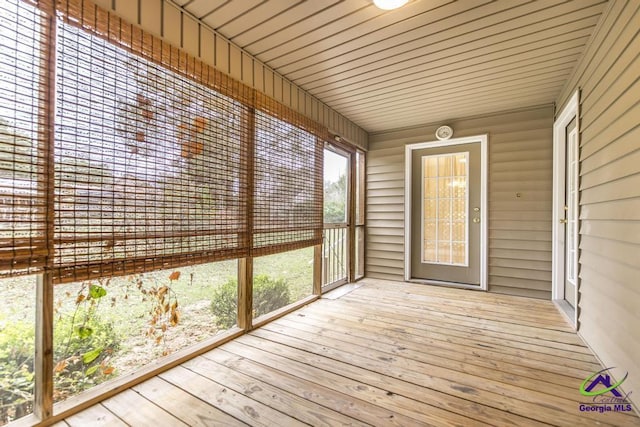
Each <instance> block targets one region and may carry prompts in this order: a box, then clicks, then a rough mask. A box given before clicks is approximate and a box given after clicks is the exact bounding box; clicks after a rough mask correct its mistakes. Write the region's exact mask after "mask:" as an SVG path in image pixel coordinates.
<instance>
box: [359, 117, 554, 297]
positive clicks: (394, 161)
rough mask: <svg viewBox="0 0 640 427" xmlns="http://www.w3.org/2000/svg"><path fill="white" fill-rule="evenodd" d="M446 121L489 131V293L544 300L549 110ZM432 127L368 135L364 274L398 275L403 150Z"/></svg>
mask: <svg viewBox="0 0 640 427" xmlns="http://www.w3.org/2000/svg"><path fill="white" fill-rule="evenodd" d="M447 124H449V125H451V126H452V127H453V129H454V137H462V136H472V135H479V134H484V133H487V134H488V135H489V216H488V218H487V216H483V220H488V221H489V290H490V291H491V292H499V293H506V294H511V295H523V296H530V297H536V298H545V299H550V298H551V182H552V176H553V175H552V156H553V154H552V144H553V141H552V128H553V109H552V107H551V106H548V107H541V108H536V109H530V110H526V111H519V112H511V113H504V114H497V115H492V116H487V117H479V118H472V119H465V120H457V121H451V122H448V123H447ZM439 125H440V124H438V125H433V126H424V127H419V128H412V129H409V130H401V131H393V132H386V133H377V134H371V135H370V139H369V153H368V157H367V224H368V227H367V259H366V268H367V276H368V277H376V278H384V279H393V280H403V278H404V149H405V145H406V144H411V143H417V142H424V141H431V140H435V136H434V132H435V130H436V128H437V127H438V126H439ZM517 193H519V194H520V197H517V196H516V194H517Z"/></svg>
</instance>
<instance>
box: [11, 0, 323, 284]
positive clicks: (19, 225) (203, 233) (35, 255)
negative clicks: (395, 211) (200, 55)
mask: <svg viewBox="0 0 640 427" xmlns="http://www.w3.org/2000/svg"><path fill="white" fill-rule="evenodd" d="M55 4H56V16H55V19H51V18H53V16H52V15H51V13H52V11H53V3H51V2H49V1H45V0H41V1H38V2H32V1H28V2H22V1H19V0H0V10H1V11H2V14H1V15H0V43H1V45H0V48H1V49H0V71H1V73H0V83H1V86H0V114H1V116H0V275H16V274H24V273H33V272H39V271H43V270H44V269H45V268H51V271H52V273H53V278H54V281H56V282H68V281H76V280H83V279H87V278H91V277H98V276H110V275H118V274H128V273H133V272H141V271H150V270H155V269H161V268H168V267H173V266H181V265H187V264H193V263H201V262H209V261H214V260H222V259H227V258H237V257H244V256H248V255H250V254H253V255H263V254H267V253H274V252H279V251H285V250H293V249H297V248H300V247H304V246H308V245H312V244H319V243H320V242H321V233H322V148H321V144H320V141H321V140H322V139H323V138H325V136H326V133H327V131H326V128H324V127H322V126H320V125H318V124H317V123H316V122H314V121H313V120H310V119H308V118H306V117H304V116H302V115H301V114H299V113H297V112H295V111H293V110H291V109H290V108H288V107H286V106H284V105H282V104H279V103H278V102H276V101H274V100H272V99H270V98H268V97H266V96H265V95H264V94H260V93H258V92H256V91H254V90H253V89H251V88H249V87H248V86H245V85H243V84H242V83H240V82H238V81H235V80H233V79H231V78H230V77H229V76H227V75H225V74H222V73H221V72H219V71H217V70H215V69H214V68H212V67H209V66H208V65H206V64H203V63H202V62H200V61H199V60H197V59H196V58H193V57H191V56H189V55H187V54H186V53H184V52H181V51H180V50H179V49H177V48H175V47H173V46H170V45H168V44H167V43H166V42H163V41H162V40H160V39H158V38H156V37H154V36H152V35H150V34H148V33H145V32H144V31H142V30H141V29H139V28H136V27H135V26H132V25H130V24H127V23H126V22H124V21H123V20H122V19H120V18H119V17H117V16H115V15H113V14H111V13H110V12H107V11H105V10H103V9H101V8H99V7H97V6H95V5H94V4H93V3H91V2H90V1H88V0H58V1H56V2H55ZM34 5H35V7H38V8H40V10H45V11H46V13H44V12H40V11H38V10H37V9H36V8H35V7H34ZM42 18H45V19H42ZM51 21H55V22H56V23H57V26H56V28H55V31H56V35H57V38H56V40H55V43H54V41H53V40H52V38H51V35H50V34H49V33H48V32H45V31H44V30H43V28H44V26H43V25H42V24H41V22H44V23H45V24H46V23H47V22H51ZM54 54H55V58H56V60H55V65H53V62H52V61H50V59H49V57H53V55H54ZM54 71H55V73H56V74H55V99H54V98H53V97H51V96H50V95H49V94H50V93H52V91H51V90H50V89H51V88H50V86H49V82H50V81H52V80H53V78H52V76H54ZM54 103H55V123H53V119H52V115H51V112H52V111H53V108H54Z"/></svg>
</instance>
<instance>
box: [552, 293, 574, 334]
mask: <svg viewBox="0 0 640 427" xmlns="http://www.w3.org/2000/svg"><path fill="white" fill-rule="evenodd" d="M553 302H554V304H555V305H556V307H558V311H559V312H560V313H562V314H563V315H564V317H565V318H566V319H567V322H569V325H571V327H572V328H573V329H576V324H575V318H576V309H575V308H574V307H573V306H572V305H571V304H569V302H568V301H567V300H563V299H557V300H553Z"/></svg>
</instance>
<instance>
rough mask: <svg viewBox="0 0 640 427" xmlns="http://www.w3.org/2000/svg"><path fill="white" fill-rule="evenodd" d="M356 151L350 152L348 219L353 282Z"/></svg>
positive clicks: (348, 258)
mask: <svg viewBox="0 0 640 427" xmlns="http://www.w3.org/2000/svg"><path fill="white" fill-rule="evenodd" d="M355 172H356V152H355V150H352V151H351V153H350V154H349V188H348V189H347V192H348V197H347V202H348V212H349V214H348V221H349V226H348V228H347V234H348V237H347V243H348V250H347V266H348V268H347V283H350V282H353V281H354V280H355V278H356V269H355V266H356V263H355V260H356V245H357V244H358V242H356V220H357V219H356V183H357V182H356V180H357V179H358V177H357V176H355V175H356V173H355Z"/></svg>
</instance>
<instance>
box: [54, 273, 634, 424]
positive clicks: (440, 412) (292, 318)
mask: <svg viewBox="0 0 640 427" xmlns="http://www.w3.org/2000/svg"><path fill="white" fill-rule="evenodd" d="M360 283H361V284H362V286H361V287H359V288H357V289H355V290H353V291H352V292H350V293H348V294H346V295H342V296H340V297H339V298H336V299H328V298H323V299H321V300H319V301H317V302H314V303H312V304H310V305H309V306H307V307H304V308H303V309H300V310H298V311H295V312H293V313H291V314H289V315H287V316H285V317H283V318H281V319H279V320H276V321H274V322H271V323H269V324H267V325H266V326H263V327H262V328H259V329H257V330H255V331H253V332H251V333H249V334H248V335H244V336H242V337H240V338H238V339H236V340H234V341H232V342H229V343H227V344H224V345H222V346H221V347H219V348H217V349H215V350H213V351H211V352H209V353H207V354H205V355H203V356H200V357H197V358H195V359H193V360H191V361H189V362H187V363H184V364H183V365H181V366H179V367H177V368H174V369H171V370H170V371H167V372H165V373H163V374H161V375H159V376H157V377H154V378H152V379H151V380H148V381H146V382H144V383H142V384H140V385H138V386H135V387H134V388H133V389H130V390H127V391H125V392H123V393H120V394H118V395H116V396H114V397H112V398H109V399H107V400H105V401H103V402H102V403H100V404H98V405H95V406H93V407H91V408H89V409H87V410H85V411H83V412H81V413H78V414H76V415H74V416H71V417H69V418H67V419H66V420H64V421H63V422H62V423H60V424H61V425H65V424H68V425H70V426H82V427H85V426H90V425H133V426H150V425H152V426H185V425H189V426H214V425H221V426H236V425H247V424H248V425H261V426H297V425H313V426H322V425H325V426H326V425H329V426H334V425H396V426H421V425H443V426H444V425H446V426H465V427H466V426H487V425H501V426H504V425H509V426H513V425H516V426H529V425H532V426H535V425H567V426H573V427H576V426H586V425H617V426H632V425H640V420H639V419H638V418H637V417H636V416H635V415H631V414H622V413H604V414H599V413H594V412H589V413H584V412H580V411H579V403H580V402H581V401H583V400H584V399H585V398H583V397H582V396H581V395H580V393H579V391H578V388H579V386H580V384H581V382H582V381H583V380H584V379H585V378H586V377H587V376H588V375H590V374H592V373H593V372H595V371H598V370H600V369H601V367H600V365H599V364H598V363H597V361H596V359H595V358H594V356H593V355H592V354H591V352H590V351H589V349H588V348H587V347H585V345H584V344H583V343H582V341H581V340H580V339H579V337H577V336H576V335H575V334H574V333H573V332H572V331H571V328H570V327H568V325H567V324H566V322H565V320H564V319H563V318H562V316H561V315H560V314H559V313H558V311H557V309H556V308H555V307H554V305H553V304H552V303H551V302H549V301H540V300H531V299H525V298H516V297H508V296H502V295H496V294H488V293H480V292H473V291H465V290H457V289H446V288H438V287H429V286H423V285H410V284H406V283H396V282H388V281H379V280H369V279H367V280H364V281H362V282H360Z"/></svg>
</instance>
